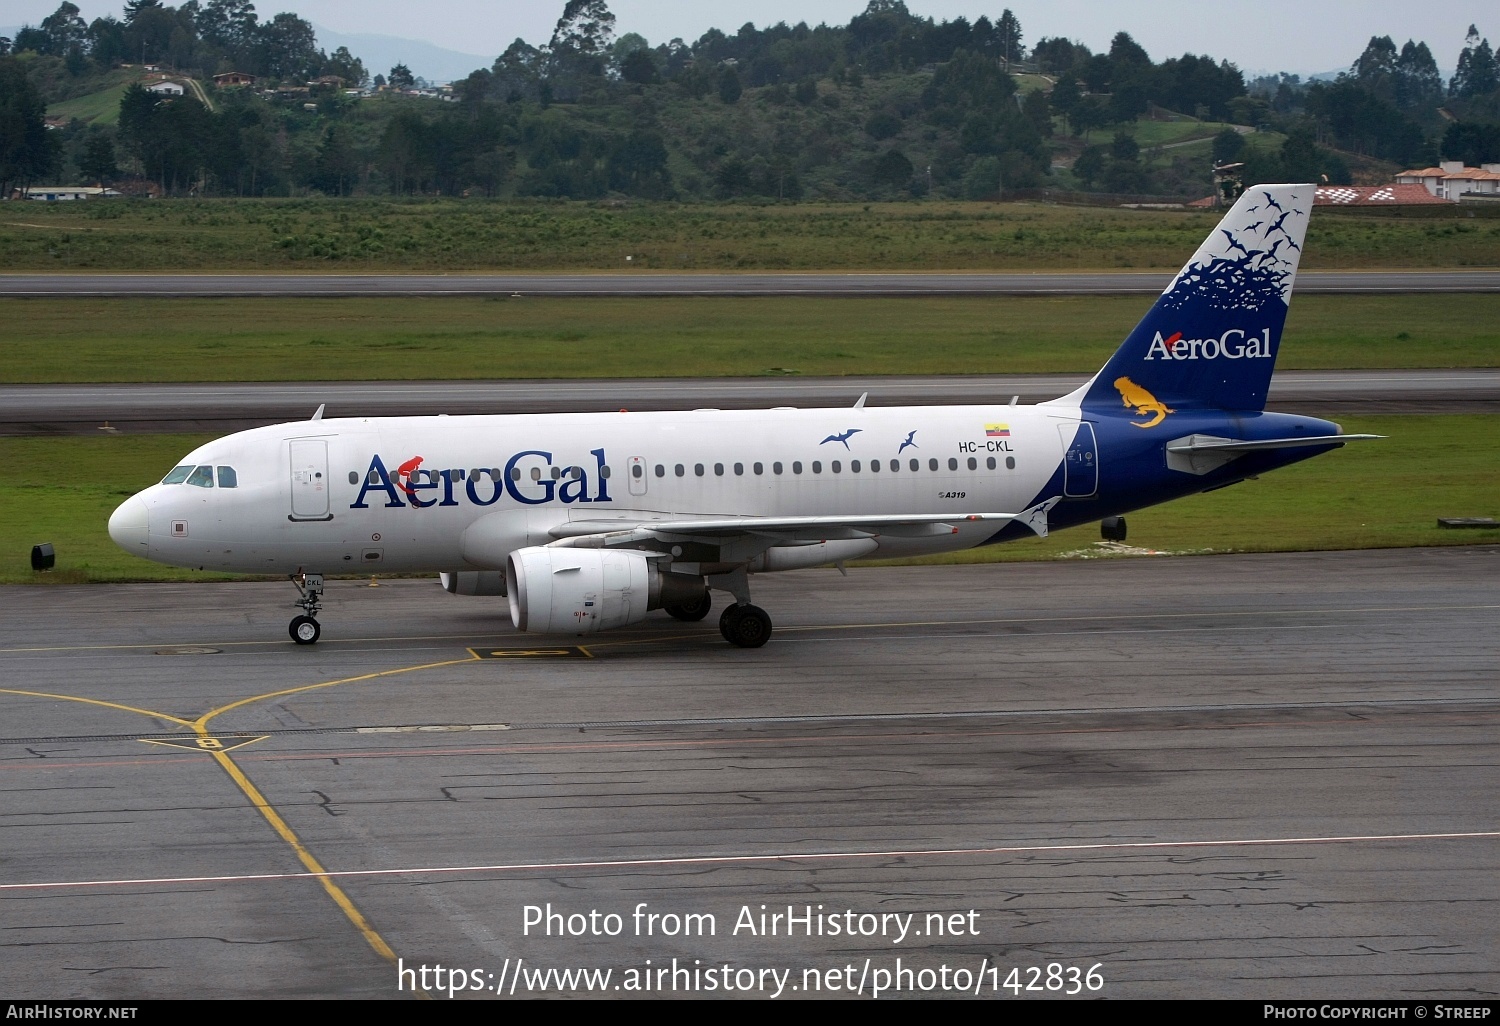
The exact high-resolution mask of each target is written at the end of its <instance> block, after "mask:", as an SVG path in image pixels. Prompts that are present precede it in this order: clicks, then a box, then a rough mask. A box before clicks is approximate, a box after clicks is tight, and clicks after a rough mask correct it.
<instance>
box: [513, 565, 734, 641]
mask: <svg viewBox="0 0 1500 1026" xmlns="http://www.w3.org/2000/svg"><path fill="white" fill-rule="evenodd" d="M505 584H506V593H507V594H508V595H509V597H510V619H511V622H512V623H514V624H515V626H516V629H517V630H522V631H530V632H531V633H533V634H593V633H594V632H596V631H603V630H609V629H610V628H611V627H624V626H625V625H627V624H632V623H639V622H640V621H642V620H644V619H645V618H646V614H647V612H649V611H650V610H653V609H660V608H661V607H663V606H669V605H671V606H680V605H690V604H692V603H694V602H696V601H699V600H701V598H702V597H703V594H704V591H705V587H706V586H705V584H704V581H703V578H701V577H697V576H693V575H689V574H674V573H671V572H669V571H663V570H662V569H660V568H659V567H658V566H657V561H656V560H654V559H652V558H651V557H650V556H648V555H647V554H646V553H644V552H633V551H612V550H609V549H577V548H567V547H553V546H548V545H536V546H532V547H530V548H525V549H517V550H516V551H514V552H512V553H511V554H510V557H509V558H508V559H507V560H506V564H505Z"/></svg>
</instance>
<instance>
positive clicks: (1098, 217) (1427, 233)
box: [0, 198, 1500, 273]
mask: <svg viewBox="0 0 1500 1026" xmlns="http://www.w3.org/2000/svg"><path fill="white" fill-rule="evenodd" d="M5 206H6V209H5V212H4V214H3V215H0V267H3V268H5V269H6V270H8V271H159V270H188V271H248V272H252V273H253V272H265V271H287V270H304V271H309V272H313V273H318V272H349V271H395V272H411V271H460V272H462V271H484V270H513V271H549V270H626V269H630V268H634V269H645V270H660V271H693V270H700V271H725V270H833V269H844V270H862V271H868V270H912V271H951V270H1006V269H1011V270H1040V269H1044V268H1050V269H1070V268H1071V269H1106V268H1138V269H1150V268H1157V269H1162V270H1175V269H1177V268H1178V267H1181V266H1182V261H1183V258H1184V257H1185V256H1186V255H1188V254H1190V253H1192V252H1193V251H1194V250H1196V249H1197V248H1198V244H1199V243H1200V242H1202V240H1203V238H1204V236H1205V235H1207V234H1208V233H1209V232H1210V231H1211V230H1212V229H1213V227H1214V225H1216V224H1217V223H1218V221H1219V218H1220V216H1221V214H1220V212H1217V211H1205V212H1200V211H1186V210H1172V211H1167V210H1124V209H1118V208H1111V207H1067V206H1057V205H1053V204H1048V203H1039V202H1022V203H951V202H942V201H923V202H906V203H868V204H855V203H846V204H819V203H801V204H751V203H741V204H679V203H610V202H600V203H593V202H546V201H542V202H537V201H524V200H522V201H485V200H478V199H473V200H463V199H433V198H425V199H406V200H401V199H388V200H385V199H341V200H340V199H294V200H293V199H287V200H272V199H261V200H253V199H206V200H205V199H196V200H195V199H171V200H152V201H150V202H145V201H101V202H88V203H48V204H44V203H24V204H20V203H11V204H6V205H5ZM1305 252H1306V256H1305V257H1304V259H1303V266H1304V267H1309V268H1319V267H1320V268H1343V267H1360V268H1371V267H1399V268H1408V267H1495V266H1500V217H1494V216H1491V215H1490V212H1489V211H1484V210H1477V211H1475V210H1461V209H1458V208H1457V207H1455V208H1453V209H1451V210H1444V211H1442V213H1441V215H1438V214H1435V213H1433V212H1431V211H1427V212H1425V213H1423V212H1421V211H1418V212H1416V213H1412V212H1408V211H1403V210H1393V211H1388V212H1387V211H1379V212H1376V213H1375V214H1371V213H1370V212H1368V211H1362V212H1361V213H1359V214H1351V213H1349V212H1347V211H1339V210H1330V209H1325V210H1319V211H1318V213H1317V215H1316V216H1314V217H1313V219H1312V223H1311V225H1310V227H1309V229H1308V236H1307V245H1306V249H1305ZM627 257H629V259H628V260H627V259H626V258H627Z"/></svg>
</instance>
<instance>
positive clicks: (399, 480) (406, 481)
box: [396, 456, 422, 498]
mask: <svg viewBox="0 0 1500 1026" xmlns="http://www.w3.org/2000/svg"><path fill="white" fill-rule="evenodd" d="M421 465H422V457H421V456H413V457H412V458H411V459H409V460H407V461H406V462H405V463H403V464H401V466H399V467H397V468H396V487H397V488H399V489H401V490H402V491H403V492H405V493H406V494H407V495H409V496H411V497H412V498H416V497H417V493H416V490H415V489H414V488H412V486H411V476H412V475H413V474H415V473H416V472H417V468H418V467H420V466H421Z"/></svg>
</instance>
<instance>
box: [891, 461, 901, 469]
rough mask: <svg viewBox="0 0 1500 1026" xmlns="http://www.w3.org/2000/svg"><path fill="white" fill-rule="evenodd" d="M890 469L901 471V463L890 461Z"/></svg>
mask: <svg viewBox="0 0 1500 1026" xmlns="http://www.w3.org/2000/svg"><path fill="white" fill-rule="evenodd" d="M891 469H892V470H900V469H901V461H900V460H891Z"/></svg>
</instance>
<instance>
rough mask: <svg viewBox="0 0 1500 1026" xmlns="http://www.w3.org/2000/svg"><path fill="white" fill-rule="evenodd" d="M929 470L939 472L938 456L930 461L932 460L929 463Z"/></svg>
mask: <svg viewBox="0 0 1500 1026" xmlns="http://www.w3.org/2000/svg"><path fill="white" fill-rule="evenodd" d="M927 469H928V470H937V457H936V456H934V457H932V459H930V460H928V461H927Z"/></svg>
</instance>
